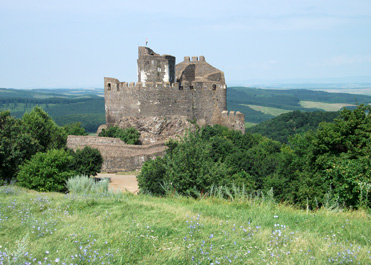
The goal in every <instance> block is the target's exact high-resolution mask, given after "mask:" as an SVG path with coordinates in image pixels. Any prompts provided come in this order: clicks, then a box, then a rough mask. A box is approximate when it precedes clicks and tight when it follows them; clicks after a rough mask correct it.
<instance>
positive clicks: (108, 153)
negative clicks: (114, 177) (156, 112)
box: [67, 135, 166, 172]
mask: <svg viewBox="0 0 371 265" xmlns="http://www.w3.org/2000/svg"><path fill="white" fill-rule="evenodd" d="M85 146H89V147H92V148H96V149H98V150H99V151H100V153H101V154H102V157H103V165H102V170H101V171H102V172H119V171H132V170H136V169H140V168H141V167H142V165H143V163H144V162H145V161H147V160H150V159H154V158H156V157H157V156H162V155H164V154H165V150H166V146H165V143H164V142H163V141H162V142H157V143H156V144H150V145H128V144H125V143H124V142H123V141H121V140H120V139H118V138H110V137H96V136H74V135H70V136H68V138H67V147H68V148H71V149H73V150H76V149H82V148H84V147H85Z"/></svg>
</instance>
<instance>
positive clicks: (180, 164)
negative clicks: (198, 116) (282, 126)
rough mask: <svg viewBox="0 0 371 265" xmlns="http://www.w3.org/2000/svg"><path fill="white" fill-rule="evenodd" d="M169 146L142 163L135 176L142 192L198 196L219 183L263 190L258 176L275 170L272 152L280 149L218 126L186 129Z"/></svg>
mask: <svg viewBox="0 0 371 265" xmlns="http://www.w3.org/2000/svg"><path fill="white" fill-rule="evenodd" d="M168 147H169V149H168V151H167V153H166V155H165V156H164V157H163V158H157V159H156V160H154V161H148V162H146V163H145V164H144V166H143V168H142V172H141V174H140V175H139V176H138V184H139V187H140V188H141V190H142V191H144V192H150V193H152V194H155V195H164V194H165V193H169V190H173V191H174V192H176V193H177V194H186V195H191V196H193V197H197V196H198V194H199V193H200V192H201V193H202V192H204V193H205V192H207V191H209V190H210V189H211V187H213V186H220V185H223V186H229V185H232V184H236V185H241V186H242V185H244V186H245V187H246V189H248V190H249V191H251V190H252V189H255V188H257V189H262V188H264V187H263V185H262V180H261V179H262V178H263V176H264V177H265V175H264V174H268V175H269V174H272V172H274V166H275V165H276V162H275V160H274V155H275V153H277V152H280V144H279V143H278V142H274V141H272V140H269V139H267V138H263V137H261V136H258V135H251V134H241V133H240V132H237V131H233V130H229V129H228V128H226V127H223V126H219V125H215V126H213V127H211V126H206V127H204V128H201V129H198V130H196V131H194V132H189V133H188V134H186V135H185V136H184V137H183V138H182V139H181V140H180V141H178V142H175V141H170V142H169V143H168ZM165 187H166V188H165ZM164 188H165V189H164Z"/></svg>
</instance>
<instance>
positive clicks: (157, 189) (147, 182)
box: [137, 157, 166, 195]
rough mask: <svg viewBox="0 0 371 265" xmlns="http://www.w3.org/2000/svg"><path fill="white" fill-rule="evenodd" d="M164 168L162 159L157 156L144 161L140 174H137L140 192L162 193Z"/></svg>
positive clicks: (163, 192)
mask: <svg viewBox="0 0 371 265" xmlns="http://www.w3.org/2000/svg"><path fill="white" fill-rule="evenodd" d="M165 174H166V168H165V163H164V160H163V159H162V158H160V157H157V158H156V159H154V160H149V161H147V162H145V163H144V165H143V166H142V169H141V171H140V174H139V175H138V176H137V180H138V184H139V186H140V192H141V193H145V194H146V193H150V194H153V195H164V194H165V191H164V189H163V188H162V186H161V185H162V184H163V183H164V181H165Z"/></svg>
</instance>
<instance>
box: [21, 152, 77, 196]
mask: <svg viewBox="0 0 371 265" xmlns="http://www.w3.org/2000/svg"><path fill="white" fill-rule="evenodd" d="M73 159H74V158H73V156H72V155H71V154H70V153H69V152H68V151H65V150H63V149H59V150H57V149H51V150H49V151H47V152H46V153H41V152H39V153H36V154H35V155H34V156H32V157H31V159H30V160H28V161H26V162H25V163H24V164H22V165H21V166H20V171H19V173H18V175H17V180H18V185H20V186H22V187H25V188H28V189H33V190H37V191H58V192H63V191H66V181H67V179H68V178H70V177H72V176H75V175H76V172H75V171H74V170H73V169H72V168H71V166H72V165H73Z"/></svg>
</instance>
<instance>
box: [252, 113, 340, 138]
mask: <svg viewBox="0 0 371 265" xmlns="http://www.w3.org/2000/svg"><path fill="white" fill-rule="evenodd" d="M338 116H339V112H325V111H314V112H301V111H298V110H297V111H293V112H288V113H284V114H281V115H279V116H277V117H275V118H273V119H270V120H268V121H264V122H262V123H260V124H258V125H255V126H253V127H251V128H247V129H246V132H249V133H259V134H261V135H263V136H266V137H268V138H270V139H273V140H276V141H279V142H281V143H287V142H288V139H289V137H290V136H293V135H295V134H302V133H305V132H307V131H309V130H313V131H314V130H316V129H317V127H318V125H319V124H320V123H321V122H332V121H333V120H334V119H335V118H337V117H338Z"/></svg>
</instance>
